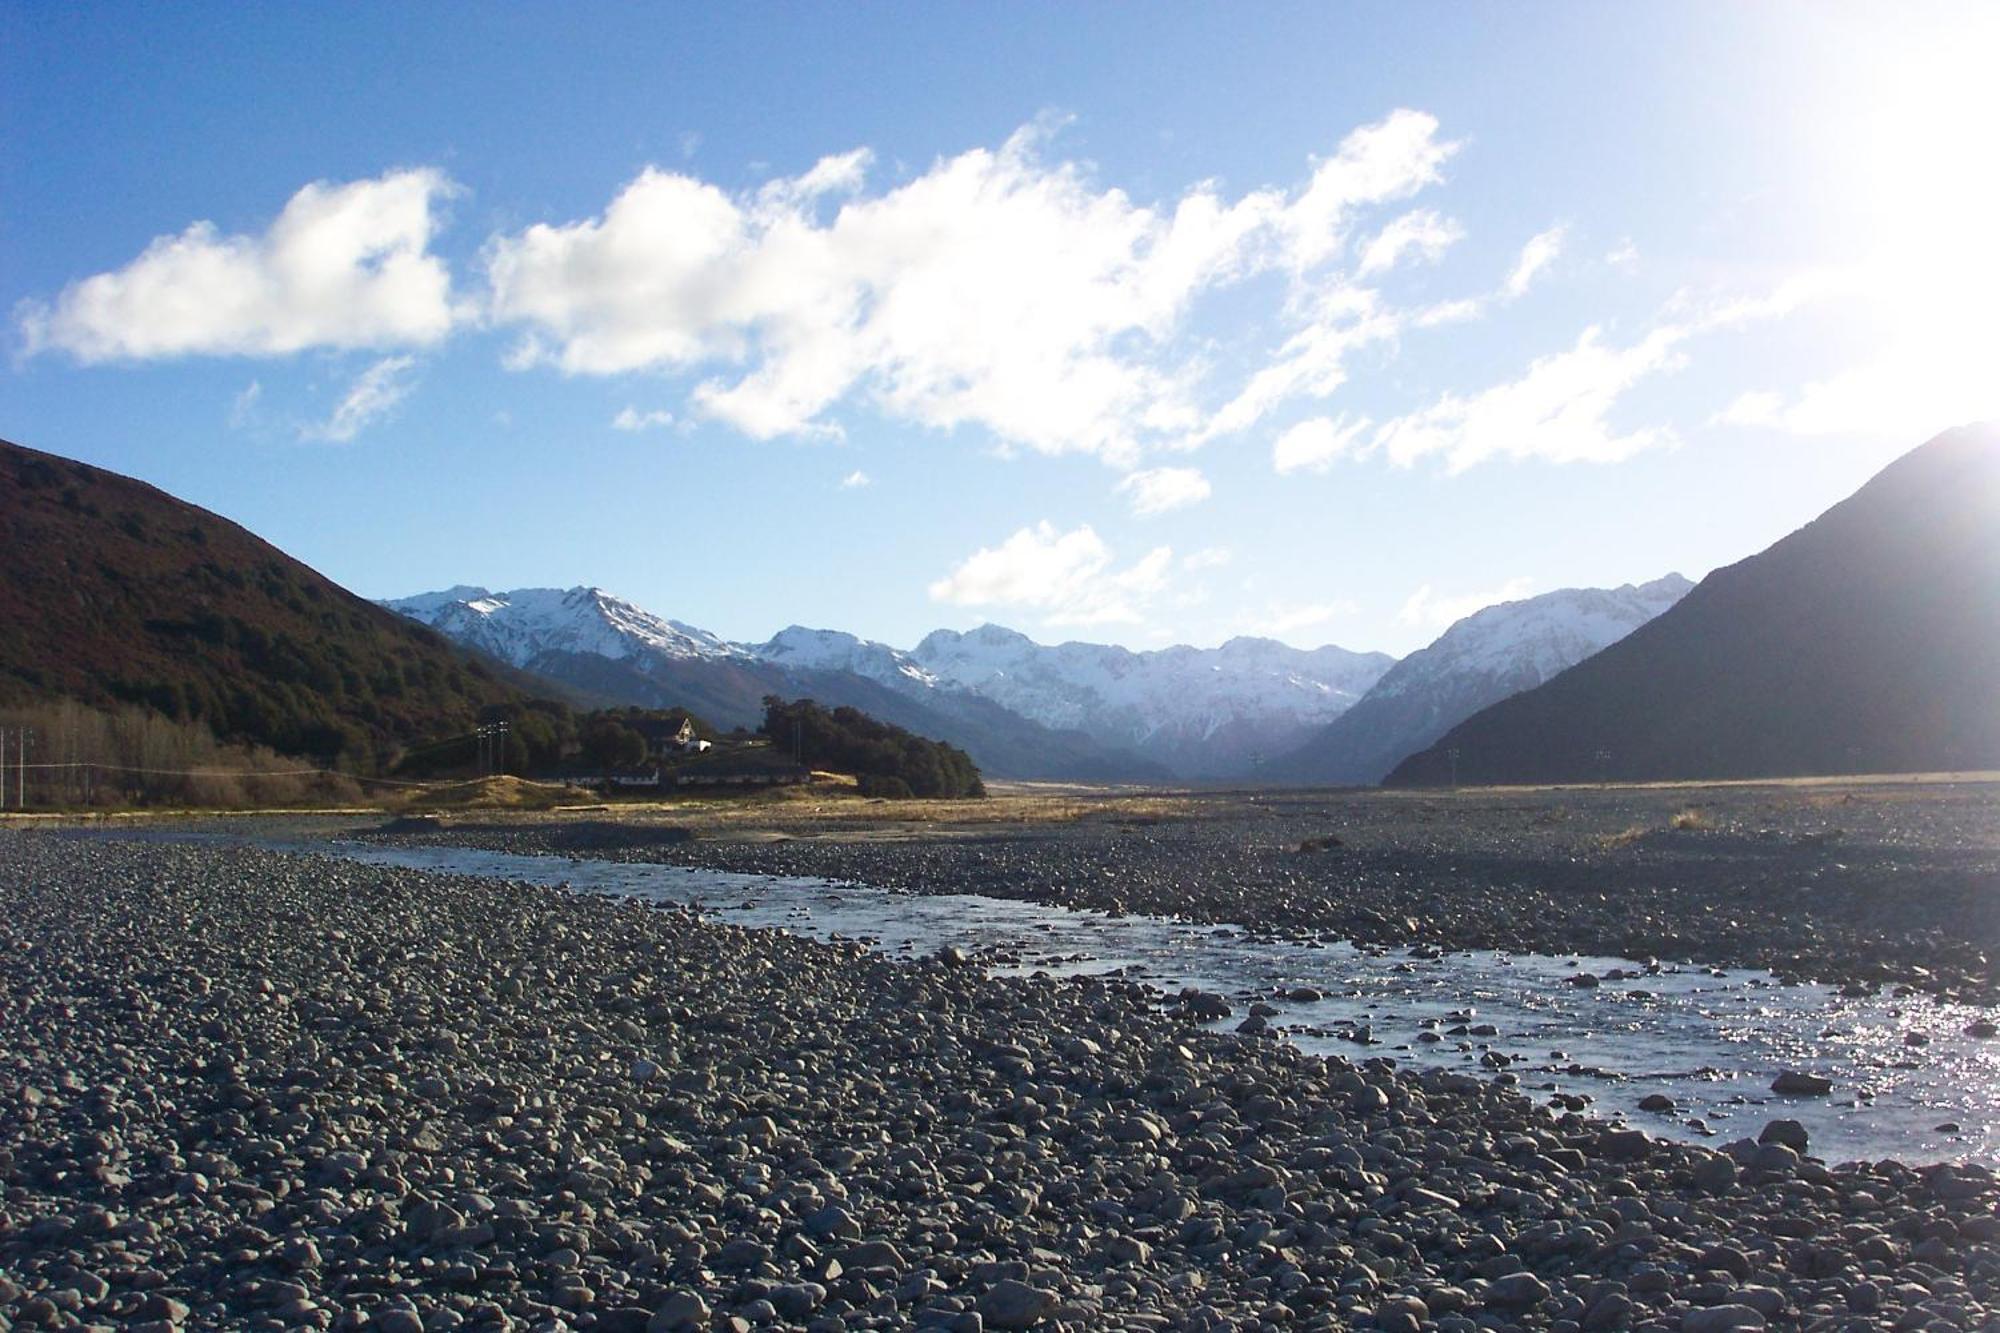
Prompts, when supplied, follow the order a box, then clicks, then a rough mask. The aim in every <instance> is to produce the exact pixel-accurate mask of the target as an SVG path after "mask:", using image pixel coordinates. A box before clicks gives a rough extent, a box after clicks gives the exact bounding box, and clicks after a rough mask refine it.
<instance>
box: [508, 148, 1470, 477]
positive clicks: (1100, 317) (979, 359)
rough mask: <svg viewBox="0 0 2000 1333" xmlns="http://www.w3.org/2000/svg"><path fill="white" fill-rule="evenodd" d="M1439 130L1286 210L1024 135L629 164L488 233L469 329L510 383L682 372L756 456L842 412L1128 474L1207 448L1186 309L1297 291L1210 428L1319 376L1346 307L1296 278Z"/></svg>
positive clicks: (1346, 301) (1290, 196) (1359, 165)
mask: <svg viewBox="0 0 2000 1333" xmlns="http://www.w3.org/2000/svg"><path fill="white" fill-rule="evenodd" d="M1437 128H1438V127H1437V122H1436V121H1435V120H1434V119H1433V118H1431V117H1430V116H1427V115H1424V114H1422V113H1420V112H1414V111H1398V112H1395V113H1393V114H1392V115H1390V116H1389V117H1387V118H1386V119H1384V120H1383V121H1382V122H1380V123H1379V124H1375V125H1370V126H1365V127H1363V128H1361V129H1358V130H1356V131H1355V132H1354V133H1352V134H1350V135H1349V136H1348V137H1347V138H1346V139H1345V140H1344V141H1343V142H1342V144H1341V146H1340V149H1339V151H1338V152H1337V153H1336V154H1335V155H1334V156H1333V157H1332V158H1330V159H1327V160H1326V161H1323V162H1321V163H1319V164H1318V165H1316V166H1315V167H1314V169H1313V171H1312V174H1311V177H1310V179H1309V180H1308V182H1307V183H1306V184H1305V185H1304V187H1303V188H1301V189H1300V190H1298V191H1297V192H1295V193H1288V192H1286V191H1282V190H1275V189H1266V190H1258V191H1253V192H1251V193H1248V194H1245V195H1242V196H1240V197H1238V198H1235V199H1227V198H1225V197H1223V195H1222V194H1221V193H1220V192H1219V190H1218V189H1217V188H1216V187H1215V186H1214V185H1212V184H1209V183H1203V184H1199V185H1196V186H1194V187H1192V188H1191V189H1189V190H1187V191H1186V192H1185V193H1183V194H1182V195H1181V196H1180V197H1179V198H1177V199H1175V200H1172V201H1171V202H1169V203H1167V204H1164V205H1159V206H1149V205H1143V204H1139V203H1136V202H1134V201H1133V200H1132V199H1131V198H1129V197H1128V196H1127V195H1126V194H1125V193H1124V192H1123V191H1120V190H1117V189H1114V188H1107V187H1104V186H1101V185H1099V184H1097V183H1096V182H1095V181H1094V180H1093V179H1092V178H1091V176H1090V175H1089V173H1088V172H1087V171H1086V170H1085V169H1084V168H1083V167H1081V166H1079V165H1077V164H1075V163H1070V162H1057V163H1051V162H1047V161H1045V160H1044V159H1043V157H1042V149H1043V147H1044V142H1045V138H1046V132H1045V130H1044V129H1043V128H1041V127H1030V128H1028V129H1025V130H1023V131H1021V132H1019V133H1017V134H1015V135H1014V136H1013V137H1012V138H1010V139H1009V140H1008V141H1007V142H1006V143H1005V144H1004V145H1003V146H1002V147H1000V148H999V149H997V150H987V149H976V150H973V151H970V152H965V153H961V154H959V155H958V156H956V157H952V158H947V159H942V160H940V161H938V162H936V163H935V164H933V165H932V166H931V167H930V168H929V169H928V170H926V171H924V172H921V173H920V174H918V175H917V176H915V177H914V178H913V179H911V180H909V181H907V182H906V183H903V184H900V185H897V186H895V187H894V188H891V189H887V190H884V191H881V192H878V193H873V194H871V193H869V192H868V191H867V189H866V185H867V172H868V170H869V167H870V165H871V161H870V157H869V155H868V154H867V153H865V152H854V153H848V154H845V155H842V156H840V157H833V158H827V159H825V160H823V161H822V162H821V163H819V164H818V165H816V166H815V167H813V168H812V169H811V170H809V171H807V172H806V173H805V174H803V175H801V176H798V177H795V178H780V179H778V180H775V181H772V182H770V183H769V184H767V185H765V186H763V187H762V188H761V189H759V190H757V191H756V192H754V193H749V194H730V193H726V192H724V191H723V190H721V189H719V188H717V187H716V186H714V185H711V184H708V183H705V182H703V181H700V180H697V179H695V178H693V177H690V176H687V175H683V174H679V173H676V172H670V171H664V170H661V169H659V168H649V169H647V170H646V171H644V172H642V173H641V174H640V175H639V176H638V177H637V178H636V179H635V180H633V181H632V182H631V183H630V184H629V185H627V186H626V187H625V188H624V189H623V190H622V191H621V192H620V193H619V194H618V196H617V197H616V198H614V199H613V200H612V201H611V203H610V205H609V207H608V208H607V209H606V210H605V212H604V213H603V214H602V216H600V217H597V218H592V219H587V220H584V221H579V222H573V223H568V224H564V225H558V226H549V225H543V226H535V227H531V228H529V229H527V230H526V231H524V232H521V233H519V234H517V235H513V236H507V237H501V238H496V240H495V241H494V242H493V243H492V245H491V246H490V247H489V250H488V263H487V268H488V276H489V279H490V282H491V287H492V299H491V305H490V313H491V316H492V318H493V319H494V320H495V321H496V322H498V323H501V324H505V325H512V326H516V327H518V328H520V329H521V330H523V335H524V336H523V337H522V339H521V340H520V341H519V342H518V343H517V344H516V346H515V348H514V350H513V351H512V352H511V353H510V354H509V364H510V365H512V366H516V367H520V366H525V365H531V364H538V363H544V362H546V363H550V364H554V365H556V366H558V367H560V368H561V369H563V370H564V371H566V372H569V373H573V374H594V375H606V374H616V373H621V372H625V371H632V370H641V369H667V370H677V371H683V372H690V373H703V374H705V375H706V378H704V379H703V380H702V381H701V382H700V383H699V384H698V385H697V386H696V388H695V390H694V392H693V395H692V399H693V402H694V403H695V405H696V406H697V408H698V409H699V410H701V411H703V412H705V413H706V414H708V415H710V416H712V417H715V418H717V419H720V420H722V421H725V422H727V423H728V424H730V425H732V426H734V427H735V428H736V429H738V430H740V431H742V432H743V433H745V434H747V435H751V436H753V437H757V438H769V437H773V436H779V435H787V434H797V433H800V432H805V431H810V430H813V429H826V428H827V425H828V423H826V422H825V421H824V420H823V418H824V415H825V414H826V413H828V412H830V411H831V410H832V409H834V408H835V407H836V405H838V404H841V403H842V402H844V401H848V400H850V399H854V398H863V399H865V400H866V401H868V402H870V403H872V405H873V406H875V407H876V408H877V409H878V410H880V411H882V412H884V413H885V414H887V415H889V416H891V417H894V418H897V419H900V420H905V421H911V422H916V423H919V424H922V425H926V426H931V427H935V428H938V429H940V430H950V429H953V428H956V427H959V426H977V427H980V428H982V429H984V430H986V431H988V432H990V433H991V434H992V435H993V436H995V437H997V438H998V440H999V441H1001V442H1002V443H1003V444H1007V445H1013V446H1021V447H1025V448H1028V449H1031V450H1036V451H1039V452H1043V453H1064V452H1079V453H1096V454H1101V455H1103V456H1105V457H1107V458H1109V459H1111V460H1113V461H1115V462H1118V463H1121V464H1122V465H1125V466H1131V465H1132V464H1133V463H1134V462H1135V461H1136V460H1137V459H1138V458H1139V457H1140V456H1141V455H1142V453H1143V452H1144V451H1145V449H1147V448H1149V447H1155V446H1167V447H1170V446H1173V445H1176V444H1179V443H1186V442H1189V441H1191V440H1195V439H1198V438H1202V437H1204V436H1205V435H1206V434H1209V433H1213V432H1212V431H1210V430H1209V429H1208V426H1207V423H1206V414H1205V412H1204V411H1203V409H1202V408H1201V406H1200V403H1199V399H1200V396H1201V395H1200V392H1199V390H1200V387H1201V385H1200V381H1201V379H1202V366H1201V364H1200V361H1199V359H1198V358H1195V357H1192V356H1189V355H1186V354H1183V353H1181V352H1180V351H1179V350H1178V349H1177V347H1176V345H1175V338H1176V335H1177V334H1178V333H1179V332H1180V330H1181V328H1182V326H1183V324H1184V322H1185V316H1186V313H1187V311H1188V309H1189V307H1190V305H1191V304H1192V303H1193V302H1194V301H1195V300H1196V299H1197V298H1198V297H1200V296H1201V295H1202V294H1203V293H1205V292H1208V291H1211V290H1214V289H1217V288H1220V287H1224V286H1228V285H1230V284H1234V283H1239V282H1242V281H1244V280H1246V279H1247V278H1249V277H1251V276H1254V275H1256V274H1259V273H1265V272H1270V271H1272V270H1281V271H1284V272H1286V273H1289V274H1291V275H1292V278H1291V281H1292V282H1293V283H1294V284H1298V285H1300V290H1301V292H1302V293H1303V295H1302V299H1300V300H1299V301H1298V303H1297V309H1298V310H1299V311H1300V312H1301V320H1302V322H1303V324H1304V327H1302V328H1301V329H1300V330H1299V331H1298V332H1297V333H1295V334H1294V335H1293V337H1292V338H1291V339H1290V340H1288V342H1287V343H1286V345H1285V346H1283V347H1281V349H1280V351H1279V356H1280V359H1281V360H1282V361H1283V362H1285V363H1286V365H1285V367H1284V369H1283V371H1282V372H1281V375H1280V377H1279V378H1278V379H1277V380H1272V381H1269V382H1266V383H1265V384H1264V385H1262V386H1261V387H1257V388H1256V390H1255V392H1254V393H1253V395H1252V397H1251V399H1249V400H1247V401H1246V402H1245V404H1244V405H1243V406H1242V407H1239V408H1238V409H1237V412H1236V415H1237V417H1238V418H1240V419H1242V420H1240V422H1239V424H1238V425H1235V426H1230V425H1228V424H1227V423H1225V425H1224V428H1225V429H1237V428H1240V425H1241V424H1247V423H1248V420H1254V418H1255V416H1256V415H1258V414H1259V413H1261V411H1262V410H1264V406H1265V405H1267V404H1268V402H1269V401H1271V400H1273V399H1275V398H1278V397H1282V396H1284V395H1285V394H1288V393H1291V392H1300V391H1305V392H1326V391H1329V390H1330V388H1331V387H1332V386H1334V385H1336V384H1337V383H1338V382H1339V379H1340V377H1341V372H1340V369H1339V366H1338V361H1339V357H1340V355H1341V354H1342V352H1343V351H1344V350H1345V348H1346V347H1347V346H1350V345H1352V342H1353V341H1354V339H1355V338H1356V337H1357V335H1356V334H1354V333H1352V332H1351V331H1347V330H1346V328H1345V326H1346V325H1347V324H1349V323H1353V322H1356V320H1358V319H1359V320H1363V322H1365V318H1364V317H1365V316H1366V315H1367V313H1368V312H1367V310H1366V308H1365V307H1366V306H1367V304H1368V301H1367V299H1366V297H1365V295H1363V296H1357V295H1355V294H1353V293H1350V292H1347V291H1345V290H1344V284H1343V283H1341V282H1339V281H1337V280H1332V279H1328V278H1327V277H1326V275H1324V274H1320V275H1312V274H1311V273H1310V271H1311V270H1313V269H1314V268H1315V266H1317V265H1320V264H1322V263H1324V262H1325V261H1326V260H1328V259H1330V258H1332V257H1334V256H1335V255H1337V254H1338V253H1339V252H1340V251H1341V249H1342V247H1343V246H1344V245H1345V243H1346V239H1347V236H1348V234H1349V232H1350V230H1351V228H1352V226H1353V225H1354V221H1355V218H1356V214H1357V212H1358V210H1360V209H1363V208H1366V207H1370V206H1373V205H1377V204H1381V203H1386V202H1389V201H1393V200H1397V199H1401V198H1404V197H1407V196H1408V195H1410V194H1412V193H1414V192H1416V191H1417V190H1419V189H1421V188H1423V187H1424V186H1426V185H1428V184H1430V183H1432V182H1434V181H1436V180H1438V179H1440V175H1441V167H1442V164H1443V163H1444V161H1445V160H1446V158H1448V157H1449V155H1450V153H1451V152H1452V150H1453V145H1451V144H1448V143H1444V142H1442V141H1440V140H1439V139H1438V137H1437ZM1408 225H1409V226H1411V227H1414V226H1415V225H1416V224H1414V223H1412V224H1408ZM1438 225H1440V226H1441V225H1443V224H1442V223H1441V222H1440V223H1439V224H1438ZM1378 239H1379V238H1378ZM1430 243H1431V241H1430V240H1429V239H1427V237H1426V236H1425V235H1423V234H1418V235H1415V236H1413V237H1412V238H1411V239H1409V240H1408V241H1404V242H1398V245H1399V246H1400V247H1401V248H1405V249H1407V248H1409V247H1411V246H1416V247H1419V248H1421V247H1422V246H1424V245H1428V244H1430ZM1321 287H1329V288H1330V289H1331V290H1332V292H1333V298H1332V299H1331V300H1329V299H1326V298H1325V297H1324V294H1323V293H1321V292H1320V291H1319V288H1321ZM1327 325H1332V326H1334V327H1333V328H1332V329H1331V330H1329V328H1327V327H1325V326H1327ZM1387 331H1388V325H1387V323H1386V322H1384V323H1381V324H1379V325H1378V326H1377V327H1376V328H1375V329H1373V330H1371V331H1370V332H1369V333H1368V334H1367V335H1366V336H1369V337H1374V336H1385V335H1386V332H1387ZM739 368H740V369H739Z"/></svg>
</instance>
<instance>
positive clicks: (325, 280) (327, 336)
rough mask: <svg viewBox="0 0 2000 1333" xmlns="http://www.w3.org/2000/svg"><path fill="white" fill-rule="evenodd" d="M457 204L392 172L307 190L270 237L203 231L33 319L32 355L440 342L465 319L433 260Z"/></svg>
mask: <svg viewBox="0 0 2000 1333" xmlns="http://www.w3.org/2000/svg"><path fill="white" fill-rule="evenodd" d="M452 192H453V186H452V184H451V182H450V181H449V180H448V179H446V177H445V176H444V175H443V174H442V173H440V172H437V171H432V170H427V169H424V170H411V171H394V172H390V173H388V174H387V175H384V176H380V177H376V178H375V179H372V180H362V181H353V182H350V183H348V184H344V185H336V184H330V183H327V182H319V183H316V184H312V185H308V186H306V187H305V188H304V189H302V190H300V191H299V192H298V193H297V194H295V195H293V196H292V198H291V201H290V202H289V203H287V204H286V205H285V208H284V211H283V212H282V213H280V214H279V215H278V217H277V219H276V220H275V221H274V222H272V224H271V226H270V227H269V229H268V230H266V231H265V232H264V233H263V234H261V235H255V236H251V235H224V234H222V233H221V231H220V230H219V229H218V228H217V227H216V226H215V224H214V223H212V222H197V223H195V224H193V225H192V226H190V227H188V228H187V229H186V230H185V231H183V232H181V233H180V234H179V235H176V236H162V237H159V238H158V239H156V240H155V241H153V243H152V244H151V245H149V246H147V247H146V249H145V251H144V252H143V253H141V254H140V255H139V257H138V258H136V259H134V260H133V261H132V262H131V263H129V264H127V265H125V266H124V267H123V268H120V269H114V270H112V271H111V272H108V273H99V274H97V275H96V276H94V277H89V278H85V279H83V280H82V281H80V282H75V283H72V284H71V285H70V286H68V287H67V288H65V289H64V290H63V292H62V293H61V295H59V296H58V297H56V299H55V300H54V302H53V303H50V304H37V303H29V304H27V305H25V306H23V307H22V309H21V311H20V314H19V319H20V326H21V331H22V335H23V339H24V342H25V345H26V347H27V350H28V351H29V352H30V353H34V352H38V351H43V350H50V349H53V350H59V351H63V352H67V353H68V354H69V355H71V356H72V357H74V358H75V359H76V360H78V361H81V362H84V363H95V362H103V361H147V360H158V359H162V358H168V357H179V356H192V355H207V356H283V355H286V354H288V353H292V352H298V351H303V350H306V349H309V348H387V347H410V346H425V345H429V344H432V343H435V342H437V341H438V340H439V339H441V338H443V337H444V336H445V335H446V334H447V333H448V332H450V330H451V327H452V324H453V320H454V313H455V312H454V307H453V301H452V292H451V275H450V273H449V271H448V270H447V268H446V267H445V264H444V261H443V260H441V259H439V258H438V257H437V256H435V255H433V254H431V253H430V249H429V247H430V243H431V238H432V237H433V235H434V234H435V233H436V231H437V229H438V226H439V216H438V215H439V210H440V207H441V204H442V202H443V201H444V200H445V199H446V198H448V197H449V196H450V195H451V194H452Z"/></svg>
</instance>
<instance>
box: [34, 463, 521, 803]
mask: <svg viewBox="0 0 2000 1333" xmlns="http://www.w3.org/2000/svg"><path fill="white" fill-rule="evenodd" d="M0 546H4V548H5V549H6V551H7V552H8V559H7V569H6V577H5V579H4V580H0V701H5V700H8V699H13V700H21V701H42V700H57V699H74V700H76V701H78V702H80V703H83V704H86V705H89V706H92V707H99V708H103V707H112V706H117V705H134V704H136V705H142V706H145V707H148V708H152V709H154V710H156V711H158V712H159V713H161V714H163V715H165V716H166V717H168V718H169V719H171V720H175V721H191V722H199V723H202V724H203V725H205V726H207V727H208V728H209V729H210V730H211V731H213V732H214V733H215V734H216V736H217V737H218V738H219V739H222V740H224V741H231V742H235V741H242V742H251V743H256V744H260V745H265V746H268V747H270V748H272V749H274V750H277V751H279V752H281V753H285V754H295V755H308V756H311V757H313V758H316V759H319V760H322V761H338V762H340V763H341V764H343V765H347V766H350V767H356V768H361V769H371V768H379V767H385V766H387V765H388V764H389V763H390V762H392V760H393V757H394V755H395V754H396V753H397V752H398V751H399V750H400V749H401V748H402V747H404V746H406V745H409V744H411V743H414V742H418V741H423V740H431V739H436V738H437V737H438V736H440V735H444V734H450V733H453V732H460V731H466V730H469V729H470V728H471V726H472V725H473V723H474V722H475V720H476V717H477V714H478V711H479V709H480V708H482V707H484V706H486V705H488V704H494V703H501V702H513V701H519V700H520V699H523V698H525V697H527V695H528V694H529V693H531V692H539V691H538V690H536V689H535V687H536V686H538V685H539V683H540V682H531V681H525V680H522V679H519V678H517V677H516V673H513V672H512V671H511V670H510V669H505V668H501V667H499V666H498V665H497V664H490V663H488V662H486V661H483V660H481V659H479V658H478V657H477V656H475V655H473V654H470V653H468V651H467V650H466V649H465V648H463V647H461V646H460V645H458V644H457V643H455V642H453V641H452V640H450V639H448V638H446V637H445V636H443V635H440V634H438V633H436V632H434V631H432V630H429V629H427V628H425V627H423V626H420V625H416V624H413V623H412V622H410V621H408V620H406V619H404V618H402V617H400V616H395V615H391V614H389V613H388V612H386V611H384V610H382V609H381V608H380V607H377V606H375V605H374V604H372V603H370V602H368V601H366V600H365V599H363V598H360V597H357V596H355V595H354V594H353V593H351V592H348V591H347V590H346V589H345V588H342V587H341V586H340V585H339V584H337V583H334V582H333V581H332V580H331V579H328V578H326V577H325V576H324V575H322V574H320V573H318V572H317V571H315V570H313V569H311V568H310V567H308V566H306V565H305V564H303V563H302V562H300V561H298V560H297V559H295V558H293V557H292V556H290V555H287V554H286V553H285V552H284V551H282V550H280V549H278V548H277V547H276V546H274V545H272V544H271V543H270V542H267V541H265V540H264V539H263V538H261V537H259V536H257V535H256V534H255V533H252V532H250V531H249V530H248V529H246V528H244V527H242V526H241V525H239V524H237V523H234V522H232V521H231V520H229V519H227V518H225V517H223V516H221V515H219V514H216V513H213V512H211V511H209V510H207V509H203V508H201V507H200V506H198V505H194V504H190V503H189V502H187V501H185V500H182V499H180V498H178V497H176V496H173V495H170V494H169V493H167V492H166V491H163V490H161V489H159V488H158V487H155V486H152V485H149V484H148V483H146V482H143V481H140V480H138V479H136V478H133V477H127V476H123V475H121V474H119V473H116V472H111V471H108V470H106V469H103V468H97V467H93V466H91V465H90V464H87V463H82V462H78V461H76V460H74V459H69V458H64V457H61V456H60V455H57V454H51V453H45V452H43V451H41V450H37V449H30V448H28V447H26V446H23V445H18V444H14V443H11V442H8V441H0Z"/></svg>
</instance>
